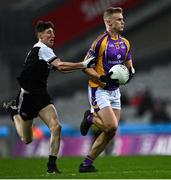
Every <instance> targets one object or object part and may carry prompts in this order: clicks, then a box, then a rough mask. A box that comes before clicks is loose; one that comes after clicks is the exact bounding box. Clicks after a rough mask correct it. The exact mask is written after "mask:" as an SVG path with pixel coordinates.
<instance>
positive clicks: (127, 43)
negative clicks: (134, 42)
mask: <svg viewBox="0 0 171 180" xmlns="http://www.w3.org/2000/svg"><path fill="white" fill-rule="evenodd" d="M120 38H121V39H122V41H123V42H125V44H126V45H127V46H128V47H130V42H129V40H128V39H127V38H125V37H123V36H120Z"/></svg>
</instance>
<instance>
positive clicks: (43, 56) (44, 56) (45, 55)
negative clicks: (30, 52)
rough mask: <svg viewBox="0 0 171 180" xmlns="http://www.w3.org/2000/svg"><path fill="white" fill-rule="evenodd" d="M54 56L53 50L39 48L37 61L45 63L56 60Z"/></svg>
mask: <svg viewBox="0 0 171 180" xmlns="http://www.w3.org/2000/svg"><path fill="white" fill-rule="evenodd" d="M56 58H57V57H56V55H55V53H54V52H53V50H52V49H51V48H49V47H41V48H40V50H39V59H40V60H44V61H46V62H51V61H53V60H54V59H56Z"/></svg>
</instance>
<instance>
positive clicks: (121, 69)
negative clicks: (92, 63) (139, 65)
mask: <svg viewBox="0 0 171 180" xmlns="http://www.w3.org/2000/svg"><path fill="white" fill-rule="evenodd" d="M110 72H112V74H111V76H110V78H111V79H118V80H119V85H125V84H126V83H127V81H128V79H129V70H128V68H127V67H126V66H124V65H122V64H117V65H114V66H113V67H112V68H111V69H110V70H109V73H110Z"/></svg>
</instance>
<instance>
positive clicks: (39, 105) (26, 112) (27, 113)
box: [16, 89, 53, 120]
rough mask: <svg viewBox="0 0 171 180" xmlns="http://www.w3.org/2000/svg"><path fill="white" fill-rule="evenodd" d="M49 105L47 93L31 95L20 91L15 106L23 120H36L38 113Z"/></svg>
mask: <svg viewBox="0 0 171 180" xmlns="http://www.w3.org/2000/svg"><path fill="white" fill-rule="evenodd" d="M49 104H53V103H52V102H51V98H50V96H49V95H48V94H47V93H46V94H31V93H28V92H26V91H25V90H24V89H21V90H20V92H19V94H18V96H17V98H16V105H17V107H18V110H19V113H20V115H21V117H22V118H23V120H31V119H33V118H36V117H37V116H38V112H39V111H40V110H41V109H43V108H44V107H46V106H47V105H49Z"/></svg>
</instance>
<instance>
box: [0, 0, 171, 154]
mask: <svg viewBox="0 0 171 180" xmlns="http://www.w3.org/2000/svg"><path fill="white" fill-rule="evenodd" d="M108 6H121V7H123V9H124V16H125V23H126V27H125V32H124V33H123V36H126V37H127V38H128V39H129V41H130V42H131V48H132V56H133V62H134V64H135V69H136V76H135V77H134V78H133V80H132V81H131V82H130V84H128V85H126V86H123V87H122V88H121V91H122V94H123V96H122V102H123V108H122V117H121V123H120V128H119V130H118V134H117V136H116V139H115V143H114V144H115V146H114V147H112V148H113V149H112V151H111V155H130V154H138V155H139V154H140V155H142V154H143V155H144V154H145V155H146V154H160V155H161V154H162V155H171V151H170V150H169V149H170V146H169V142H170V140H171V104H170V99H171V94H170V92H171V81H170V76H171V33H170V32H171V1H170V0H163V1H162V0H150V1H149V0H105V1H104V0H58V1H56V0H46V1H42V0H24V1H23V0H1V1H0V103H1V104H2V102H3V100H7V99H11V98H14V97H15V96H16V94H17V91H18V84H17V81H16V77H17V75H18V74H19V72H20V70H21V68H22V63H23V61H24V58H25V56H26V54H27V52H28V50H29V49H30V48H31V46H32V45H33V44H34V43H35V42H36V38H35V35H34V29H33V26H34V24H35V23H36V22H37V21H38V20H39V19H42V20H51V21H52V22H53V23H54V24H55V26H56V43H55V47H54V51H55V53H56V54H57V56H59V57H60V58H61V59H64V60H67V61H70V60H72V61H80V60H82V59H83V58H84V55H85V53H86V51H87V50H88V48H89V46H90V44H91V43H92V41H93V40H94V39H95V38H96V37H97V36H98V35H99V34H100V33H102V32H103V31H104V25H103V21H102V14H103V11H104V9H105V8H107V7H108ZM49 92H50V93H51V95H52V97H53V99H54V103H55V106H56V108H57V111H58V113H59V116H60V118H61V122H62V124H63V131H62V134H63V139H62V146H61V151H60V155H63V156H65V155H71V156H72V155H77V156H82V155H85V154H86V153H87V151H88V148H89V144H90V143H91V133H90V134H89V136H88V137H85V138H83V137H81V136H80V134H79V131H78V128H79V124H80V121H81V118H82V115H83V113H84V111H85V110H86V109H87V108H88V107H89V105H88V100H87V77H86V75H85V74H83V73H82V72H81V71H80V72H74V73H71V74H61V73H59V72H52V73H51V76H50V79H49ZM143 101H144V102H143ZM143 103H144V104H143ZM34 134H35V140H34V142H33V143H32V145H29V147H27V148H26V147H25V146H24V145H23V144H22V143H21V142H20V140H19V139H18V136H17V135H16V131H15V129H14V126H13V123H12V121H11V120H10V117H9V115H7V114H5V112H4V111H3V110H2V109H1V110H0V147H1V148H0V157H1V156H2V157H8V156H34V155H35V156H46V155H47V153H48V150H47V148H48V146H47V144H48V138H49V132H48V130H47V128H46V126H44V125H43V124H42V123H41V121H40V120H39V118H37V119H36V120H35V128H34ZM87 142H88V143H87ZM18 147H20V148H18ZM73 147H77V149H74V148H73ZM70 148H71V149H72V150H71V149H70ZM31 149H32V150H31ZM33 149H34V150H33ZM68 149H70V150H71V151H67V150H68Z"/></svg>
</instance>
